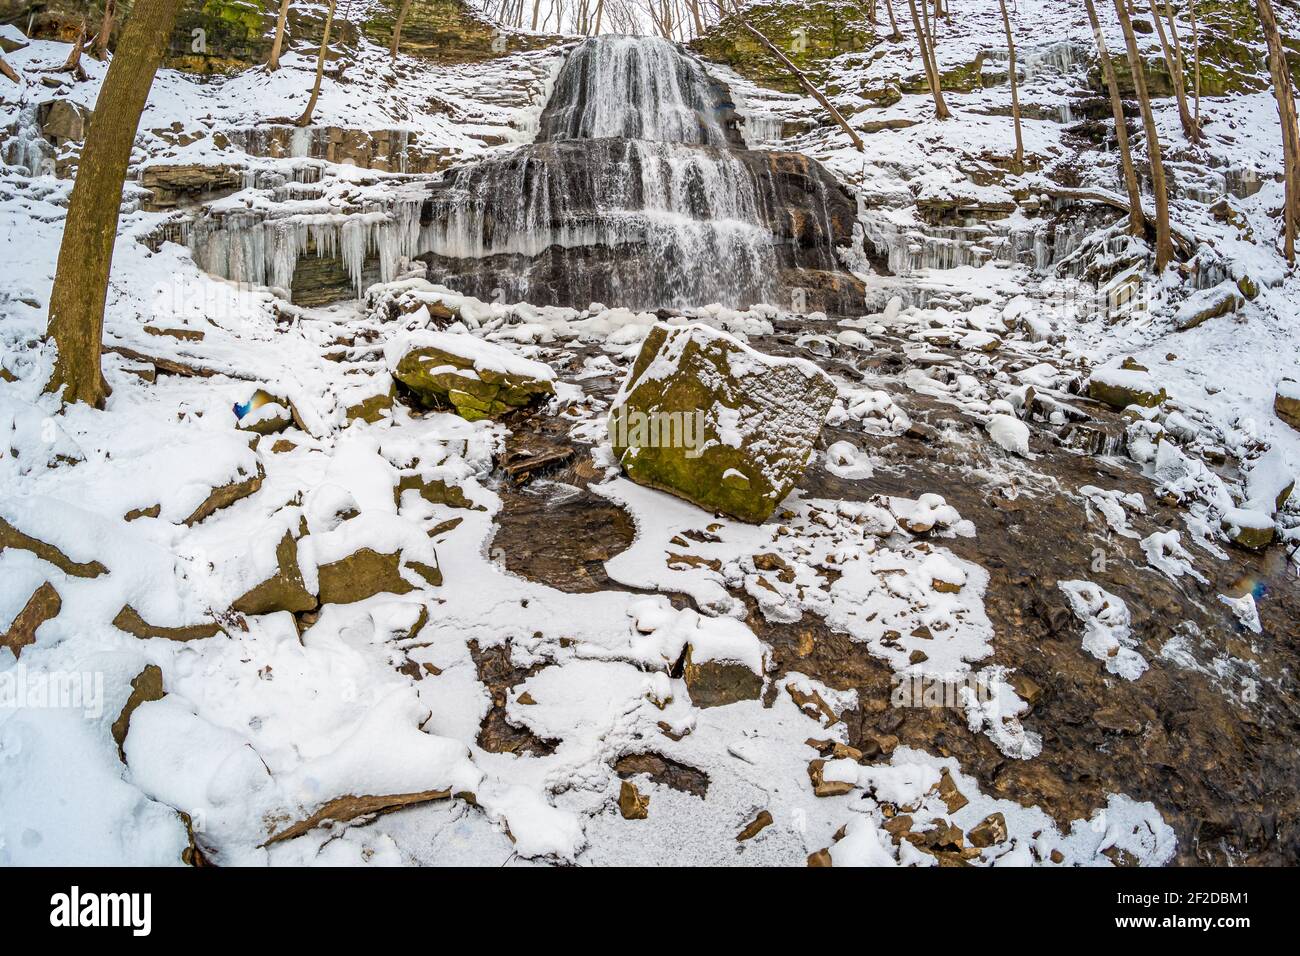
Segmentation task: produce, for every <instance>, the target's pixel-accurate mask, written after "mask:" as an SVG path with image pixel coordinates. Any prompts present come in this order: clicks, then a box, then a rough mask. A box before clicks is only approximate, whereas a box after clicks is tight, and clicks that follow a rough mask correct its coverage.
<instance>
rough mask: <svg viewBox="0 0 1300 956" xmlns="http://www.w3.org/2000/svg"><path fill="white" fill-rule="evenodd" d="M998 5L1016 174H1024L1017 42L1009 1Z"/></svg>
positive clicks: (1002, 1)
mask: <svg viewBox="0 0 1300 956" xmlns="http://www.w3.org/2000/svg"><path fill="white" fill-rule="evenodd" d="M998 5H999V6H1000V7H1001V8H1002V28H1003V29H1004V30H1005V31H1006V34H1007V56H1008V57H1009V63H1010V68H1009V69H1008V70H1007V73H1008V74H1009V75H1010V77H1011V118H1012V120H1014V122H1015V127H1016V166H1015V172H1017V173H1023V172H1024V171H1025V138H1024V135H1023V134H1022V132H1021V129H1020V92H1019V90H1018V89H1017V77H1016V41H1015V39H1014V38H1012V36H1011V17H1010V16H1008V15H1007V0H998Z"/></svg>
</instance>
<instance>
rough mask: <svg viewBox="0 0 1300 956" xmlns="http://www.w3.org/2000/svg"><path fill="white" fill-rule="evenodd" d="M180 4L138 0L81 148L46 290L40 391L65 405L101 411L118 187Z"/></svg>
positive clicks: (169, 0)
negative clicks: (45, 378)
mask: <svg viewBox="0 0 1300 956" xmlns="http://www.w3.org/2000/svg"><path fill="white" fill-rule="evenodd" d="M180 5H181V0H137V2H136V5H135V9H134V10H133V11H132V14H131V16H130V18H129V19H128V20H127V21H126V26H125V28H124V29H123V30H122V37H121V41H120V42H119V43H118V46H117V55H116V56H114V57H113V60H112V62H111V63H110V64H109V67H108V74H107V75H106V76H105V77H104V84H103V86H102V87H101V88H100V91H99V99H98V101H97V102H96V104H95V121H94V122H93V123H91V124H90V130H89V131H88V132H87V133H86V143H85V146H84V147H83V148H82V150H81V162H80V165H79V166H78V169H77V178H76V181H75V182H74V183H73V186H72V197H71V199H70V200H69V201H68V216H67V220H66V222H65V223H64V227H63V242H62V244H61V245H60V246H59V264H58V269H57V271H56V272H55V275H54V288H53V290H52V291H51V292H50V320H49V336H50V337H51V338H52V339H53V340H54V343H55V346H56V348H57V349H58V357H57V358H56V360H55V363H54V374H53V375H52V376H51V377H50V380H49V382H48V383H47V384H46V386H45V390H46V391H48V392H54V393H56V394H59V395H61V396H62V399H63V401H64V402H86V403H87V404H89V405H93V406H95V407H96V408H102V407H103V404H104V399H105V398H106V397H107V396H108V385H107V383H106V382H105V381H104V375H103V372H102V371H101V370H100V365H99V352H100V347H101V343H102V341H103V337H104V300H105V298H106V296H107V295H108V276H109V271H110V269H111V268H112V264H113V242H114V240H115V239H116V238H117V218H118V213H119V207H120V203H121V201H122V184H123V182H125V180H126V170H127V166H128V165H129V163H130V161H131V146H132V144H133V143H134V142H135V133H136V127H138V126H139V125H140V114H141V113H142V112H143V111H144V104H145V101H146V100H147V99H148V98H149V88H150V87H151V86H153V79H154V74H156V73H157V72H158V64H159V63H161V62H162V58H163V53H164V52H165V51H166V49H167V41H168V40H169V39H170V38H171V33H172V28H173V27H174V26H175V24H176V14H177V11H178V10H179V9H180Z"/></svg>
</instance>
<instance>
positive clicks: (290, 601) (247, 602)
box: [231, 531, 317, 614]
mask: <svg viewBox="0 0 1300 956" xmlns="http://www.w3.org/2000/svg"><path fill="white" fill-rule="evenodd" d="M275 563H276V571H275V574H273V575H272V576H271V577H269V578H267V579H266V580H265V581H263V582H262V583H261V584H258V585H256V586H254V587H252V588H250V589H249V590H248V591H247V592H246V593H244V594H243V595H242V596H241V597H240V598H239V599H238V600H236V601H235V603H234V604H233V605H231V607H233V608H234V609H235V610H236V611H239V612H240V613H241V614H270V613H272V612H274V611H290V612H292V613H299V612H302V611H311V610H313V609H315V607H316V603H317V602H316V595H314V594H312V593H311V592H310V591H308V590H307V585H306V584H305V583H304V581H303V577H302V570H301V568H300V567H299V565H298V541H297V539H296V538H294V535H293V532H292V531H286V532H285V533H284V537H283V538H281V539H280V543H279V544H278V545H277V546H276V549H275Z"/></svg>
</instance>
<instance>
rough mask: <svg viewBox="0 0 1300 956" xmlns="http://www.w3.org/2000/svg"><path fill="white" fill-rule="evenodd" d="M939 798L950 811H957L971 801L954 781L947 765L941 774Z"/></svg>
mask: <svg viewBox="0 0 1300 956" xmlns="http://www.w3.org/2000/svg"><path fill="white" fill-rule="evenodd" d="M939 799H940V800H942V801H943V805H944V806H945V807H947V808H948V812H949V813H956V812H957V811H958V810H960V809H961V808H962V807H964V806H966V804H968V803H970V800H968V799H967V798H966V795H965V794H963V793H962V792H961V791H960V790H958V789H957V784H956V783H955V782H954V781H953V779H952V774H950V773H949V772H948V768H947V767H944V768H943V771H942V772H941V774H940V776H939Z"/></svg>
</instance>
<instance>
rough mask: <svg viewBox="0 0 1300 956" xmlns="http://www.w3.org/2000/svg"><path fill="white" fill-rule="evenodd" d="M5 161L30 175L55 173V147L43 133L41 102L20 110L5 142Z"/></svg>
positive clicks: (30, 104)
mask: <svg viewBox="0 0 1300 956" xmlns="http://www.w3.org/2000/svg"><path fill="white" fill-rule="evenodd" d="M4 161H5V162H6V163H8V164H9V165H11V166H19V167H21V168H22V169H23V170H24V171H25V172H26V173H27V175H28V176H47V175H48V176H52V175H54V147H53V146H51V145H50V144H49V143H48V142H47V141H46V139H45V137H44V136H42V135H41V122H40V105H39V104H37V103H29V104H28V105H26V106H24V107H23V108H22V110H21V111H20V112H19V114H18V121H17V122H16V123H15V124H14V126H13V133H12V134H11V135H10V137H9V138H8V139H7V140H5V143H4Z"/></svg>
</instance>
